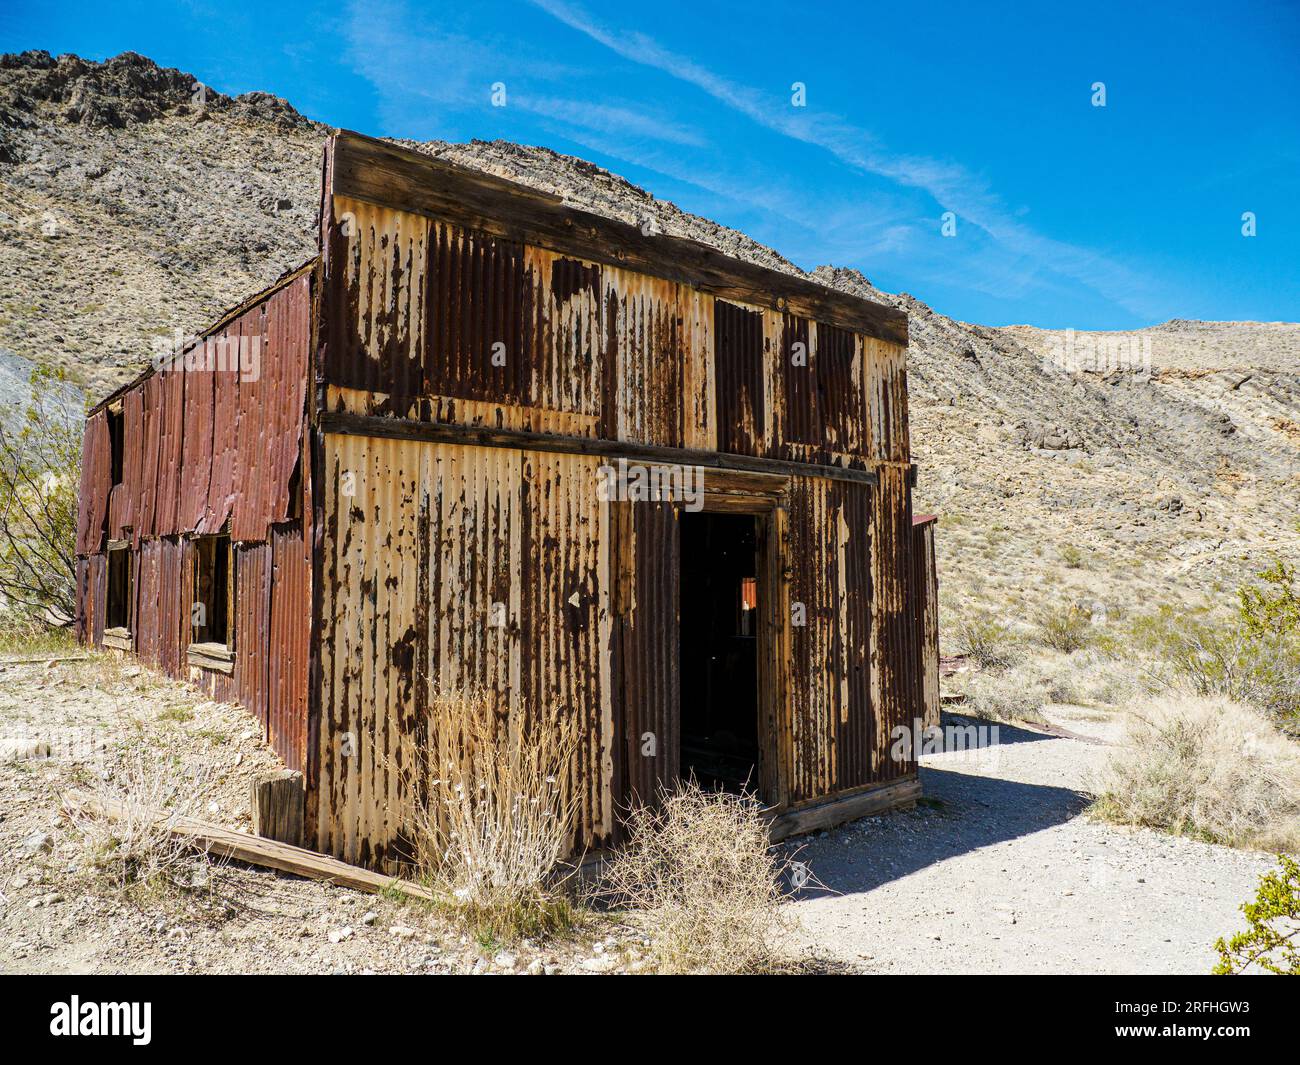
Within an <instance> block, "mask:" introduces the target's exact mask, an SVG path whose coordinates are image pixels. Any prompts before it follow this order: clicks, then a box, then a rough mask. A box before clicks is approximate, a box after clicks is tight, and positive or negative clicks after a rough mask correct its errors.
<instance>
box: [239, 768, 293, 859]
mask: <svg viewBox="0 0 1300 1065" xmlns="http://www.w3.org/2000/svg"><path fill="white" fill-rule="evenodd" d="M249 800H250V804H251V805H252V809H253V832H254V833H256V834H257V835H259V836H261V837H263V838H264V839H273V840H275V841H276V842H278V843H288V844H289V845H290V846H292V847H301V846H302V839H303V829H302V825H303V812H304V805H305V800H306V792H305V790H304V788H303V779H302V774H301V773H298V772H296V771H294V770H292V769H274V770H271V771H270V772H266V773H259V774H258V775H257V776H256V777H254V778H253V783H252V788H251V794H250V796H249Z"/></svg>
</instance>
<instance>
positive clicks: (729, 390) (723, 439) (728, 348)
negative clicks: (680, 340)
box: [713, 300, 767, 455]
mask: <svg viewBox="0 0 1300 1065" xmlns="http://www.w3.org/2000/svg"><path fill="white" fill-rule="evenodd" d="M713 323H714V324H713V335H714V338H715V346H714V352H715V354H714V359H715V362H716V373H717V382H718V450H719V451H728V452H731V453H733V454H737V455H761V454H763V453H764V438H765V435H766V427H767V402H766V396H765V391H766V390H765V387H764V381H765V374H764V368H765V366H766V362H767V355H766V351H765V345H764V342H763V312H762V311H758V310H750V309H748V308H745V307H738V306H736V305H735V304H731V303H727V302H725V301H723V300H715V301H714V303H713Z"/></svg>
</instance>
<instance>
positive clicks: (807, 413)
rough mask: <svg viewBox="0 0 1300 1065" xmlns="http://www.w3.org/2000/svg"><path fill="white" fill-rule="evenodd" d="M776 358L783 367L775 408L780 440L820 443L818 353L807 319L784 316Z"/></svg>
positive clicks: (778, 377) (781, 368) (787, 442)
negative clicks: (814, 348) (815, 349)
mask: <svg viewBox="0 0 1300 1065" xmlns="http://www.w3.org/2000/svg"><path fill="white" fill-rule="evenodd" d="M775 357H776V359H777V360H778V363H779V366H780V369H779V371H778V373H777V380H778V381H779V382H780V384H781V392H780V396H779V397H778V400H777V411H776V413H777V418H778V430H777V440H778V441H779V442H780V443H781V444H810V445H813V446H821V444H822V442H823V437H822V427H821V407H820V404H819V402H818V397H817V363H816V353H815V351H814V350H813V333H812V329H811V328H810V323H809V321H808V319H807V318H800V317H798V316H797V315H793V314H787V315H785V316H784V317H783V319H782V323H781V345H780V350H779V351H777V352H776V353H775ZM787 453H788V452H787ZM788 454H789V453H788Z"/></svg>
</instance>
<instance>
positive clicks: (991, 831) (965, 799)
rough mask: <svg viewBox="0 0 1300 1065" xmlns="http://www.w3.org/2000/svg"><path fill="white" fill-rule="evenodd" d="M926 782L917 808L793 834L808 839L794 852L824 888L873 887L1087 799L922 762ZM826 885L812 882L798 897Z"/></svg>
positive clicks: (1027, 828)
mask: <svg viewBox="0 0 1300 1065" xmlns="http://www.w3.org/2000/svg"><path fill="white" fill-rule="evenodd" d="M1003 729H1005V730H1007V731H1021V730H1013V729H1011V728H1010V727H1009V726H1003ZM1034 735H1035V738H1042V739H1050V738H1051V737H1038V736H1037V735H1036V734H1034ZM1057 742H1062V741H1059V740H1058V741H1057ZM980 753H981V754H983V753H986V752H980ZM921 788H922V793H923V795H924V798H923V799H922V800H921V802H920V804H918V806H917V807H916V808H915V809H913V810H905V811H899V812H896V813H891V814H884V815H882V816H880V817H874V818H866V819H864V820H862V821H857V822H854V823H852V824H849V825H845V826H844V827H842V828H840V829H836V830H834V831H831V832H828V833H826V835H825V838H821V836H813V837H804V838H803V839H802V840H795V841H792V842H793V844H794V847H795V848H800V846H801V845H802V846H801V849H799V853H798V854H797V855H796V856H795V857H794V860H795V861H797V862H802V863H804V864H805V865H806V866H807V868H808V869H809V870H810V871H811V872H812V874H813V876H814V877H815V878H816V879H817V880H819V881H820V882H821V884H823V885H824V886H825V890H829V891H831V892H837V893H840V894H850V893H853V892H862V891H870V890H872V889H873V888H877V887H879V886H880V885H882V884H886V883H889V882H890V881H893V880H897V879H900V878H901V877H905V876H908V875H909V874H911V873H915V872H917V871H918V870H921V869H924V868H926V867H927V866H930V865H934V864H936V863H938V862H942V861H945V860H947V859H949V858H955V857H958V856H959V855H962V854H966V853H969V852H970V851H973V850H977V849H979V848H981V847H988V846H991V845H993V844H996V843H1002V842H1005V841H1007V840H1011V839H1016V838H1018V837H1020V836H1027V835H1030V834H1032V833H1034V832H1041V831H1043V830H1044V829H1047V828H1051V827H1053V826H1055V825H1059V824H1063V823H1064V822H1066V821H1069V820H1070V819H1071V818H1073V817H1076V816H1078V815H1079V814H1080V813H1081V812H1082V811H1083V809H1084V808H1085V807H1086V806H1087V804H1088V801H1089V798H1088V796H1087V795H1085V794H1084V793H1082V792H1079V791H1076V790H1074V789H1073V788H1064V787H1052V786H1049V785H1042V784H1025V783H1021V782H1019V781H1014V780H1005V779H1003V778H1001V777H998V776H991V775H983V774H980V773H974V772H957V771H955V770H952V769H940V768H934V767H927V766H923V767H922V768H921ZM823 893H824V890H823V889H821V888H813V887H809V888H805V889H804V890H802V891H799V892H796V893H795V896H794V897H795V898H799V899H805V898H815V897H817V896H818V895H821V894H823Z"/></svg>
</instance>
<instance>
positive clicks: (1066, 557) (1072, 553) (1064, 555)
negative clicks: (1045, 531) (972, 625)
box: [1061, 544, 1084, 569]
mask: <svg viewBox="0 0 1300 1065" xmlns="http://www.w3.org/2000/svg"><path fill="white" fill-rule="evenodd" d="M1061 561H1062V562H1064V563H1065V568H1066V569H1082V568H1083V563H1084V557H1083V552H1082V551H1080V550H1079V549H1078V548H1077V547H1075V546H1074V544H1066V545H1065V546H1064V547H1062V548H1061Z"/></svg>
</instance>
